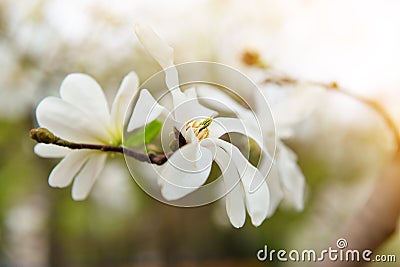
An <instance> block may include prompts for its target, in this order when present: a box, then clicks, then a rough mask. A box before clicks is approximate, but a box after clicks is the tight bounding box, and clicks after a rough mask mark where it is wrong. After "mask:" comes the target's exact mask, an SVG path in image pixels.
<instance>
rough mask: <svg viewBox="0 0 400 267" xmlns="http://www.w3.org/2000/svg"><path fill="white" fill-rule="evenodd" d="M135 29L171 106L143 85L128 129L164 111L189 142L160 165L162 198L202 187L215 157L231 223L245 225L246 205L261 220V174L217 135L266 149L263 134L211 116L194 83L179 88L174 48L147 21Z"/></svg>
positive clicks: (265, 203)
mask: <svg viewBox="0 0 400 267" xmlns="http://www.w3.org/2000/svg"><path fill="white" fill-rule="evenodd" d="M136 34H137V36H138V38H139V40H140V41H141V43H142V44H143V46H144V47H145V48H146V49H147V51H148V52H149V53H150V54H151V55H152V56H153V58H154V59H156V61H157V62H158V63H159V64H160V65H161V67H163V68H164V71H165V74H166V83H167V86H168V89H169V92H170V93H171V95H172V102H173V109H172V110H171V111H168V110H167V109H166V108H165V107H163V106H161V105H159V104H158V103H157V102H156V100H155V99H154V98H153V97H152V95H151V94H150V93H149V91H147V90H146V89H143V90H142V91H141V92H140V95H139V98H138V101H137V104H136V105H135V108H134V110H133V114H132V117H131V120H130V122H129V124H128V131H132V130H135V129H138V128H141V127H143V126H145V125H146V124H147V123H149V122H151V121H152V120H154V119H155V118H157V117H159V116H161V115H163V116H167V118H166V120H165V124H167V125H171V127H175V128H176V129H177V130H178V131H179V132H180V134H181V135H182V136H183V137H184V138H185V142H186V143H187V144H185V145H184V146H183V147H181V148H180V149H178V150H177V151H175V152H174V154H173V155H172V156H171V157H170V158H169V159H168V161H167V163H166V164H165V165H164V166H162V170H161V172H160V178H159V185H160V187H161V193H162V195H163V197H164V198H165V199H167V200H177V199H180V198H182V197H184V196H186V195H187V194H189V193H191V192H193V191H195V190H196V189H198V188H199V187H201V186H202V185H203V184H204V183H205V182H206V180H207V178H208V176H209V174H210V170H211V163H212V161H215V162H216V163H217V164H218V165H219V167H220V168H221V170H222V172H223V174H222V175H223V179H224V183H225V185H226V188H227V189H228V190H230V191H229V192H228V193H227V195H226V209H227V213H228V216H229V218H230V221H231V223H232V225H233V226H235V227H241V226H243V224H244V222H245V219H246V209H247V212H248V213H249V215H250V217H251V220H252V223H253V225H255V226H258V225H260V224H261V223H262V222H263V221H264V219H265V218H266V216H267V212H268V208H269V189H268V186H267V183H266V182H265V177H264V176H263V175H262V174H261V173H260V171H259V170H258V169H257V168H255V167H254V166H253V165H252V164H251V163H250V162H248V161H247V159H246V158H245V157H244V156H243V155H242V153H241V152H240V150H239V149H238V148H237V147H236V146H234V145H232V144H231V143H229V142H226V141H224V140H222V139H219V137H221V136H222V135H223V134H225V133H229V132H238V133H241V134H244V135H247V136H249V137H251V138H252V139H254V140H255V141H256V142H257V144H258V145H259V146H260V147H261V148H263V150H264V151H265V152H266V153H268V151H267V149H266V148H265V146H264V145H263V139H262V137H261V136H260V135H258V134H257V131H254V130H253V129H246V127H244V126H245V125H244V123H243V121H242V120H240V119H238V118H227V117H216V118H215V116H216V112H215V111H213V110H211V109H208V108H206V107H204V106H202V105H201V104H200V103H199V101H198V99H197V96H196V92H195V90H194V88H191V89H188V90H186V91H185V92H182V91H181V89H180V88H179V81H178V73H177V70H176V68H175V67H174V63H173V49H172V48H171V47H169V46H168V45H167V44H166V43H165V42H164V41H163V40H161V39H160V38H159V37H158V36H157V35H156V34H155V33H154V32H153V31H152V29H150V28H148V27H146V26H143V25H137V27H136ZM171 130H172V129H171Z"/></svg>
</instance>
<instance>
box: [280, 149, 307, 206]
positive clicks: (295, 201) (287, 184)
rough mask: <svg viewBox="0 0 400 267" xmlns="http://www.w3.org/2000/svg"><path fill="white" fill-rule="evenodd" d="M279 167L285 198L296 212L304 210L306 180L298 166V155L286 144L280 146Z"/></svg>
mask: <svg viewBox="0 0 400 267" xmlns="http://www.w3.org/2000/svg"><path fill="white" fill-rule="evenodd" d="M279 150H280V151H279V156H278V160H277V165H278V167H279V171H280V176H281V182H282V186H283V188H284V190H285V192H286V194H285V198H286V199H287V200H288V201H289V203H290V204H292V205H293V207H294V208H295V209H296V210H302V209H303V208H304V190H305V178H304V175H303V173H302V172H301V170H300V168H299V166H298V165H297V157H296V154H295V153H294V152H293V151H292V150H290V149H289V148H288V147H286V146H285V145H284V144H281V145H280V146H279Z"/></svg>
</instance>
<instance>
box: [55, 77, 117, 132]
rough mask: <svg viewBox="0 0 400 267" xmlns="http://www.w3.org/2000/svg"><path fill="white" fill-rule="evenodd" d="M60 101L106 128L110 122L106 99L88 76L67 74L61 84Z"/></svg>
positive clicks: (96, 84)
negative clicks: (79, 110) (74, 107)
mask: <svg viewBox="0 0 400 267" xmlns="http://www.w3.org/2000/svg"><path fill="white" fill-rule="evenodd" d="M60 96H61V98H62V99H64V100H65V101H67V102H68V103H70V104H71V105H74V106H76V107H77V108H79V109H81V110H82V111H84V112H85V113H86V114H88V115H89V116H91V117H93V118H94V119H96V120H97V121H99V122H101V125H103V126H106V125H108V124H109V121H110V110H109V108H108V103H107V99H106V97H105V95H104V92H103V90H102V89H101V87H100V85H99V84H98V83H97V82H96V81H95V80H94V79H93V78H92V77H90V76H89V75H86V74H82V73H73V74H69V75H68V76H67V77H66V78H65V79H64V81H63V82H62V84H61V88H60Z"/></svg>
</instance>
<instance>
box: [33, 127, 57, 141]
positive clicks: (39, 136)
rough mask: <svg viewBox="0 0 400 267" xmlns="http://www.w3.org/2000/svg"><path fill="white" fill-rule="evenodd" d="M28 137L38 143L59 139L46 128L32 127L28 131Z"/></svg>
mask: <svg viewBox="0 0 400 267" xmlns="http://www.w3.org/2000/svg"><path fill="white" fill-rule="evenodd" d="M29 135H30V137H31V138H32V139H33V140H35V141H36V142H38V143H44V144H53V143H55V142H57V140H58V139H59V138H58V137H57V136H55V135H54V134H53V133H52V132H50V131H49V130H48V129H46V128H37V129H32V130H31V131H30V132H29Z"/></svg>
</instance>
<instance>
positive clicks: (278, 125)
mask: <svg viewBox="0 0 400 267" xmlns="http://www.w3.org/2000/svg"><path fill="white" fill-rule="evenodd" d="M261 90H262V92H263V94H264V95H265V96H266V98H267V99H268V100H269V103H270V108H271V110H272V114H273V116H274V121H275V128H272V127H271V125H268V124H261V127H262V131H263V133H264V136H265V138H266V140H265V142H266V143H267V144H268V142H269V139H270V138H271V135H272V134H273V133H275V134H276V136H277V137H278V138H277V147H276V155H275V164H273V165H272V167H271V169H269V161H268V160H267V159H265V158H264V159H262V161H261V163H260V171H261V172H262V173H263V174H264V175H266V174H267V173H268V172H269V176H268V178H267V183H268V186H269V188H270V194H271V198H270V207H269V212H268V216H271V215H272V214H273V213H274V212H275V210H276V208H277V207H278V205H279V204H280V202H281V201H282V200H286V201H287V202H288V203H289V204H290V205H291V206H293V207H294V208H295V209H296V210H302V209H303V207H304V191H305V178H304V175H303V173H302V171H301V169H300V167H299V166H298V165H297V156H296V154H295V153H294V152H293V151H292V150H291V149H290V148H289V147H288V146H286V145H285V143H284V142H283V141H284V140H285V139H287V138H290V137H292V136H293V126H295V125H296V124H297V123H299V122H301V121H302V120H304V119H305V118H306V117H307V116H308V115H309V114H310V113H311V112H312V111H313V110H314V108H315V106H316V105H315V103H317V98H318V97H319V96H321V92H322V89H321V88H317V87H313V86H298V87H296V88H290V89H289V88H274V86H264V87H261ZM287 90H289V91H287ZM198 92H199V94H200V95H201V96H206V95H207V96H209V97H208V98H209V99H211V100H213V101H209V104H210V105H212V103H216V102H222V103H225V107H228V108H225V109H224V111H225V112H230V111H235V113H236V114H238V116H239V117H240V118H241V119H242V121H243V122H244V123H245V124H246V128H248V129H254V128H255V127H257V125H256V124H255V122H254V120H251V119H249V118H251V117H252V116H253V115H252V112H251V111H250V110H249V109H247V108H245V107H243V106H242V105H240V104H239V103H238V102H236V101H234V100H233V99H232V98H230V97H229V96H228V95H226V94H225V93H223V92H221V91H218V90H215V89H214V88H212V87H210V86H203V87H202V88H201V90H200V89H199V90H198ZM258 100H259V99H255V101H256V102H257V101H258ZM216 108H220V109H221V108H224V106H219V107H216ZM265 108H266V107H265V106H264V103H263V102H260V103H259V104H258V105H256V110H255V112H256V113H259V114H263V113H264V112H266V111H265Z"/></svg>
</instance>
